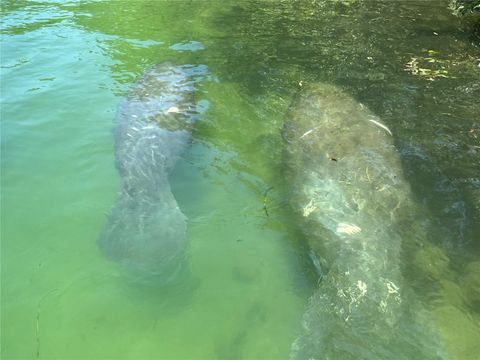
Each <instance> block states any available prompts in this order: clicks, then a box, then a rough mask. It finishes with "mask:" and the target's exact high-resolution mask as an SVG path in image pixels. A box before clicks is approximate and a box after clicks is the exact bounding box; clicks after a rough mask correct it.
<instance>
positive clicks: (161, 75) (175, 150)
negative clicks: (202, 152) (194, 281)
mask: <svg viewBox="0 0 480 360" xmlns="http://www.w3.org/2000/svg"><path fill="white" fill-rule="evenodd" d="M205 73H206V67H204V66H191V65H185V66H174V65H172V64H170V63H163V64H160V65H157V66H154V67H152V68H151V69H149V70H148V71H147V72H146V73H145V74H144V75H143V76H141V77H140V78H139V79H138V80H137V81H136V82H135V83H134V84H133V85H132V86H131V88H130V90H129V91H128V93H127V94H126V96H125V97H124V98H123V99H122V100H121V102H120V104H119V106H118V110H117V114H116V117H115V121H114V128H113V133H114V137H115V161H116V167H117V169H118V172H119V174H120V176H121V180H122V188H121V191H120V193H119V195H118V198H117V200H116V202H115V204H114V205H113V208H112V210H111V212H110V214H109V216H108V220H107V223H106V225H105V226H104V229H103V230H102V232H101V234H100V236H99V238H98V244H99V247H100V249H101V251H102V253H103V254H104V255H105V256H106V257H107V258H108V259H111V260H114V261H116V262H118V263H119V264H120V265H121V267H122V268H123V269H124V270H125V271H126V273H127V274H128V275H129V276H130V277H131V278H133V279H134V280H135V281H141V282H144V281H148V282H150V281H155V282H161V283H168V282H170V281H172V280H173V279H174V278H175V277H176V275H177V274H178V273H179V272H180V270H181V269H182V267H184V264H185V253H186V247H187V242H186V227H187V226H186V217H185V215H184V214H183V213H182V211H181V209H180V208H179V206H178V204H177V201H176V199H175V197H174V195H173V194H172V190H171V186H170V183H169V175H170V173H171V171H172V169H173V168H174V166H175V163H176V162H177V160H178V159H179V158H180V157H181V155H182V153H183V152H184V151H185V149H186V148H187V146H188V144H189V141H190V137H191V131H192V128H193V124H194V122H195V120H196V119H197V118H198V112H197V110H196V106H195V104H194V99H193V95H194V91H195V87H196V82H197V81H199V80H200V79H201V77H202V75H204V74H205Z"/></svg>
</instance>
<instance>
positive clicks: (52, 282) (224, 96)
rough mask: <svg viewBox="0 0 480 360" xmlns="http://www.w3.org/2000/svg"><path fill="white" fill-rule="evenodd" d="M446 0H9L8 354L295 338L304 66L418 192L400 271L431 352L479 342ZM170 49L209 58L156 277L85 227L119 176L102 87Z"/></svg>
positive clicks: (479, 90)
mask: <svg viewBox="0 0 480 360" xmlns="http://www.w3.org/2000/svg"><path fill="white" fill-rule="evenodd" d="M447 5H448V4H447V2H433V1H394V2H393V1H392V2H387V1H383V2H376V1H375V2H374V1H361V0H359V1H344V2H324V1H313V0H312V1H278V2H273V1H272V2H270V1H235V2H233V1H232V2H223V1H146V0H145V1H140V0H138V1H49V2H47V1H13V0H12V1H8V0H7V1H3V2H2V3H1V10H2V44H1V87H2V89H1V90H2V92H1V96H2V107H1V120H2V127H1V136H2V143H1V144H2V154H1V160H2V174H1V181H2V188H1V191H2V192H1V195H2V204H1V205H2V214H1V220H2V229H1V231H2V233H1V235H2V237H1V267H2V268H1V270H2V272H1V286H2V287H1V290H2V292H1V311H2V318H1V351H2V354H1V355H2V358H4V359H53V358H57V359H68V358H81V359H106V358H111V359H113V358H115V359H139V358H202V359H226V358H232V359H240V358H243V359H252V358H262V359H263V358H275V359H286V358H289V356H290V354H291V346H292V343H293V342H294V340H295V339H296V338H297V336H298V334H299V332H300V329H301V326H302V320H303V318H304V313H305V309H306V307H307V306H308V302H309V298H310V296H311V295H312V294H313V293H314V291H315V289H317V280H316V277H317V275H316V271H315V267H314V266H313V265H312V263H311V261H310V258H309V256H308V250H307V248H306V242H305V239H304V236H303V235H302V224H301V223H300V222H299V221H298V220H297V219H295V217H293V216H292V212H291V209H290V207H289V203H288V189H289V185H288V184H285V183H284V181H283V174H284V171H285V168H284V164H285V163H284V147H285V142H284V139H283V138H282V136H281V129H282V128H283V122H284V119H285V113H286V112H287V109H288V107H289V104H290V103H291V100H292V97H293V96H294V94H295V93H296V92H297V91H298V90H299V89H301V88H302V86H301V85H303V84H304V83H311V82H316V81H322V82H327V83H331V84H334V85H336V86H338V87H339V88H342V89H343V91H345V92H346V93H348V94H350V95H351V96H353V97H354V98H355V99H356V100H357V101H358V102H361V103H362V104H364V106H366V107H368V108H369V109H370V110H371V111H372V112H373V113H374V114H375V115H376V116H378V117H379V118H380V119H382V121H383V123H384V124H385V125H386V126H388V128H389V129H390V130H391V132H392V133H393V136H394V142H395V146H396V148H397V150H398V153H399V156H400V159H401V162H402V168H403V173H404V175H405V178H406V179H407V180H408V183H409V186H410V188H411V197H412V199H410V200H411V202H412V203H414V204H415V206H416V209H417V210H416V211H418V223H416V224H415V225H414V227H413V228H410V227H409V228H408V229H402V231H403V232H404V233H410V234H411V236H405V237H404V242H403V243H402V253H401V255H400V258H399V263H400V264H401V268H402V274H403V277H404V278H405V279H406V281H405V283H406V284H407V285H406V286H407V287H408V288H409V289H410V290H411V291H412V292H414V293H415V297H416V299H418V301H419V302H420V303H421V304H422V307H423V308H425V309H426V311H427V312H428V317H429V319H430V321H431V323H432V324H433V325H432V328H433V332H434V336H435V337H436V338H437V339H438V341H439V344H440V345H439V346H440V347H441V348H442V349H443V350H442V351H443V353H444V354H445V357H446V358H448V359H473V358H475V357H476V356H477V355H478V354H479V353H480V345H479V344H480V342H479V338H480V335H479V334H480V257H479V256H480V241H479V238H480V236H479V234H480V205H479V204H480V157H479V151H480V148H479V146H480V119H479V115H478V114H479V113H480V105H479V103H478V99H480V85H479V84H480V67H479V64H480V50H479V46H478V39H475V38H474V37H473V36H472V35H471V34H470V33H469V32H467V31H465V30H464V29H463V27H462V24H461V22H460V21H459V20H458V19H457V18H456V17H454V16H453V15H452V14H451V11H450V10H449V9H448V6H447ZM167 60H168V61H173V62H175V63H176V64H180V65H183V64H192V65H205V66H206V67H208V71H209V76H208V77H205V79H204V80H203V81H202V82H200V83H199V84H198V89H197V92H196V94H195V97H196V99H195V101H196V102H199V103H200V104H202V106H203V107H204V110H205V112H204V114H203V115H202V117H201V119H200V120H199V121H198V122H197V124H196V129H195V131H194V134H193V140H192V143H191V145H190V148H189V150H188V152H187V153H186V154H185V155H184V157H183V158H182V159H181V160H180V162H179V164H178V166H177V167H176V168H175V170H174V173H173V175H172V177H171V184H172V189H173V193H174V194H175V197H176V199H177V201H178V203H179V206H180V207H181V209H182V211H183V213H184V214H185V215H186V216H187V218H188V231H187V238H188V241H189V247H188V254H187V256H188V261H189V267H190V270H191V273H192V275H193V276H192V277H191V278H189V279H188V281H182V282H180V283H177V284H172V285H170V286H167V287H162V288H160V289H158V288H151V287H145V286H142V285H138V284H135V283H132V282H129V281H128V280H127V279H126V277H125V276H124V274H123V273H122V271H121V270H120V269H119V267H118V266H117V264H116V263H113V262H109V261H108V260H106V259H105V258H104V257H103V256H102V254H101V253H100V251H99V249H98V247H97V237H98V235H99V233H100V231H101V229H102V226H104V224H105V222H106V213H108V212H109V211H110V209H111V207H112V205H113V203H114V201H115V198H116V195H117V192H118V191H119V190H120V187H121V184H120V177H119V175H118V173H117V171H116V169H115V163H114V159H115V154H114V137H113V135H112V132H111V129H112V122H113V118H114V117H115V112H116V108H117V105H118V103H119V101H120V99H121V98H122V96H123V95H124V94H125V92H126V91H127V90H128V88H129V86H130V85H131V83H132V82H133V81H134V80H135V79H136V78H137V77H138V76H139V75H141V74H142V73H143V72H144V71H145V70H146V69H148V68H149V67H151V66H152V65H154V64H158V63H161V62H163V61H167ZM401 326H404V327H405V329H403V330H405V331H408V329H409V328H408V327H409V326H410V325H409V324H402V325H401ZM333 336H334V334H333ZM368 341H369V340H368V338H365V342H368ZM318 356H319V357H320V358H321V354H318ZM387 357H388V358H391V359H396V358H402V355H401V354H400V353H399V352H398V349H396V350H393V349H392V353H391V354H388V356H387Z"/></svg>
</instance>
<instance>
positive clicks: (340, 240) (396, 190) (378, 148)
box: [283, 84, 443, 360]
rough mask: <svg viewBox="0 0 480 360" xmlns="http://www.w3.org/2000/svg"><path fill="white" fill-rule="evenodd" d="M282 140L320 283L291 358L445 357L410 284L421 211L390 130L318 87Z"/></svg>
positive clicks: (303, 99) (299, 102) (296, 105)
mask: <svg viewBox="0 0 480 360" xmlns="http://www.w3.org/2000/svg"><path fill="white" fill-rule="evenodd" d="M283 135H284V138H285V140H286V142H287V145H286V154H285V156H286V158H285V162H286V180H287V182H288V184H289V185H290V188H291V194H290V196H291V198H290V201H291V204H292V207H293V209H294V211H295V212H296V214H297V216H298V219H299V220H300V221H299V223H300V224H301V230H302V232H303V235H304V236H305V238H306V239H307V241H308V245H309V248H310V249H311V250H310V255H311V257H312V260H313V262H314V264H315V266H316V268H317V271H318V273H319V278H320V279H319V285H318V288H317V289H316V290H315V292H314V294H313V296H312V297H311V299H310V301H309V304H308V306H307V309H306V312H305V314H304V318H303V323H302V330H301V332H300V334H299V336H298V337H297V338H296V340H295V341H294V343H293V345H292V348H291V358H292V359H342V360H345V359H369V360H371V359H392V358H398V359H416V358H418V359H438V358H442V356H443V355H441V353H442V351H441V350H440V346H438V343H437V341H436V337H435V336H434V335H433V333H432V331H430V326H429V321H428V316H427V313H426V311H424V308H423V306H421V305H420V302H419V301H415V299H414V294H413V292H412V291H411V290H409V289H408V288H407V287H406V286H405V284H404V281H403V277H402V269H401V251H402V250H401V247H402V241H403V239H404V238H405V236H407V235H408V234H405V231H403V230H402V229H404V228H405V227H408V226H410V225H412V224H413V221H414V217H413V216H412V211H413V210H412V209H413V207H414V206H415V204H414V202H413V201H412V200H411V198H412V195H411V192H410V187H409V184H408V182H407V181H406V180H405V178H404V176H403V172H402V165H401V161H400V157H399V155H398V152H397V151H396V149H395V146H394V143H393V137H392V134H391V132H390V130H389V129H388V128H387V127H386V126H385V125H383V124H382V123H381V122H380V120H379V119H378V118H377V117H375V116H374V115H373V114H372V113H371V112H370V111H369V110H368V109H366V108H365V107H364V106H363V105H362V104H360V103H358V102H357V101H355V100H354V99H353V98H352V97H350V96H349V95H347V94H345V93H344V92H342V91H341V90H339V89H338V88H337V87H335V86H332V85H327V84H312V85H306V86H304V87H303V89H302V90H301V91H300V92H299V94H298V96H297V97H296V99H295V100H294V101H293V103H292V105H291V108H290V110H289V113H288V115H287V118H286V121H285V125H284V130H283ZM412 231H413V230H412ZM392 354H393V355H394V357H392Z"/></svg>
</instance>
